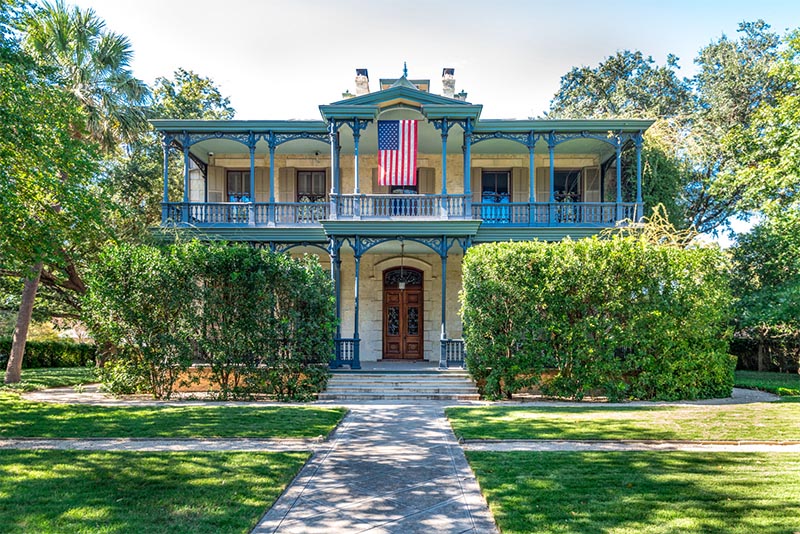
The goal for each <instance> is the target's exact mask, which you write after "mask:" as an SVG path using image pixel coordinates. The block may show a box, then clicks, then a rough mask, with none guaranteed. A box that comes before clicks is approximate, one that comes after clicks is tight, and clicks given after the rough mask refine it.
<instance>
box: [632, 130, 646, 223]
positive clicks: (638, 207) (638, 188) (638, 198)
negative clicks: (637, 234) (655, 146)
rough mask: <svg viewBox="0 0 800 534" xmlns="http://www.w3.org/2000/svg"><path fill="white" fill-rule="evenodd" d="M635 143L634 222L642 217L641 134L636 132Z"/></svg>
mask: <svg viewBox="0 0 800 534" xmlns="http://www.w3.org/2000/svg"><path fill="white" fill-rule="evenodd" d="M633 140H634V142H635V143H636V210H637V213H636V215H635V216H634V220H635V221H641V220H642V217H644V202H643V201H642V141H643V138H642V132H641V131H640V132H638V133H637V134H636V135H635V136H634V138H633Z"/></svg>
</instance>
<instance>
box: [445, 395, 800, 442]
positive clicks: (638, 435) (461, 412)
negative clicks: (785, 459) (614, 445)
mask: <svg viewBox="0 0 800 534" xmlns="http://www.w3.org/2000/svg"><path fill="white" fill-rule="evenodd" d="M446 413H447V417H448V418H449V419H450V423H451V424H452V426H453V430H454V431H455V433H456V435H457V436H459V437H462V438H464V439H572V440H597V439H664V440H740V439H741V440H800V405H798V404H796V403H791V402H786V403H784V402H777V403H756V404H732V405H721V406H698V405H685V406H662V407H636V406H621V407H620V406H591V405H587V406H585V407H584V406H581V407H561V406H546V407H538V406H537V407H525V406H487V407H475V408H467V407H463V408H462V407H459V408H448V409H447V411H446Z"/></svg>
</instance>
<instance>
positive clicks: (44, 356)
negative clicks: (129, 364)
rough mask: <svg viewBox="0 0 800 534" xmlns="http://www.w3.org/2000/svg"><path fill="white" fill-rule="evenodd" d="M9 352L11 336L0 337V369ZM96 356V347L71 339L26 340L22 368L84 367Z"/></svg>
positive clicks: (4, 365)
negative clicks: (74, 341)
mask: <svg viewBox="0 0 800 534" xmlns="http://www.w3.org/2000/svg"><path fill="white" fill-rule="evenodd" d="M9 354H11V338H10V337H5V338H0V369H3V370H5V368H6V365H7V364H8V357H9ZM96 357H97V347H95V346H94V345H90V344H87V343H73V342H71V341H28V342H27V343H26V344H25V357H24V358H23V359H22V368H23V369H38V368H41V367H85V366H87V365H92V364H93V363H94V362H95V359H96Z"/></svg>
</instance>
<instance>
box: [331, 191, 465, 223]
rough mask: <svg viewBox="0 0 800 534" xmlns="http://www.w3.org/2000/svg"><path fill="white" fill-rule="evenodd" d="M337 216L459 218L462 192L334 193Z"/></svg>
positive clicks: (365, 217) (461, 215) (350, 217)
mask: <svg viewBox="0 0 800 534" xmlns="http://www.w3.org/2000/svg"><path fill="white" fill-rule="evenodd" d="M334 202H335V204H336V216H337V218H339V219H405V218H417V219H463V218H465V216H466V215H467V213H468V210H467V196H466V195H337V196H335V197H334Z"/></svg>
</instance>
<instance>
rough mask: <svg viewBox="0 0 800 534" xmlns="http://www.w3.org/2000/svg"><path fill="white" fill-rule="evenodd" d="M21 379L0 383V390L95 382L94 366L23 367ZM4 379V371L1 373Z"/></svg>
mask: <svg viewBox="0 0 800 534" xmlns="http://www.w3.org/2000/svg"><path fill="white" fill-rule="evenodd" d="M21 378H22V380H21V381H20V382H18V383H16V384H3V383H0V391H35V390H37V389H46V388H58V387H67V386H77V385H79V384H90V383H92V382H97V376H96V375H95V369H94V367H53V368H51V369H23V370H22V376H21ZM3 379H4V380H5V373H3Z"/></svg>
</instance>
